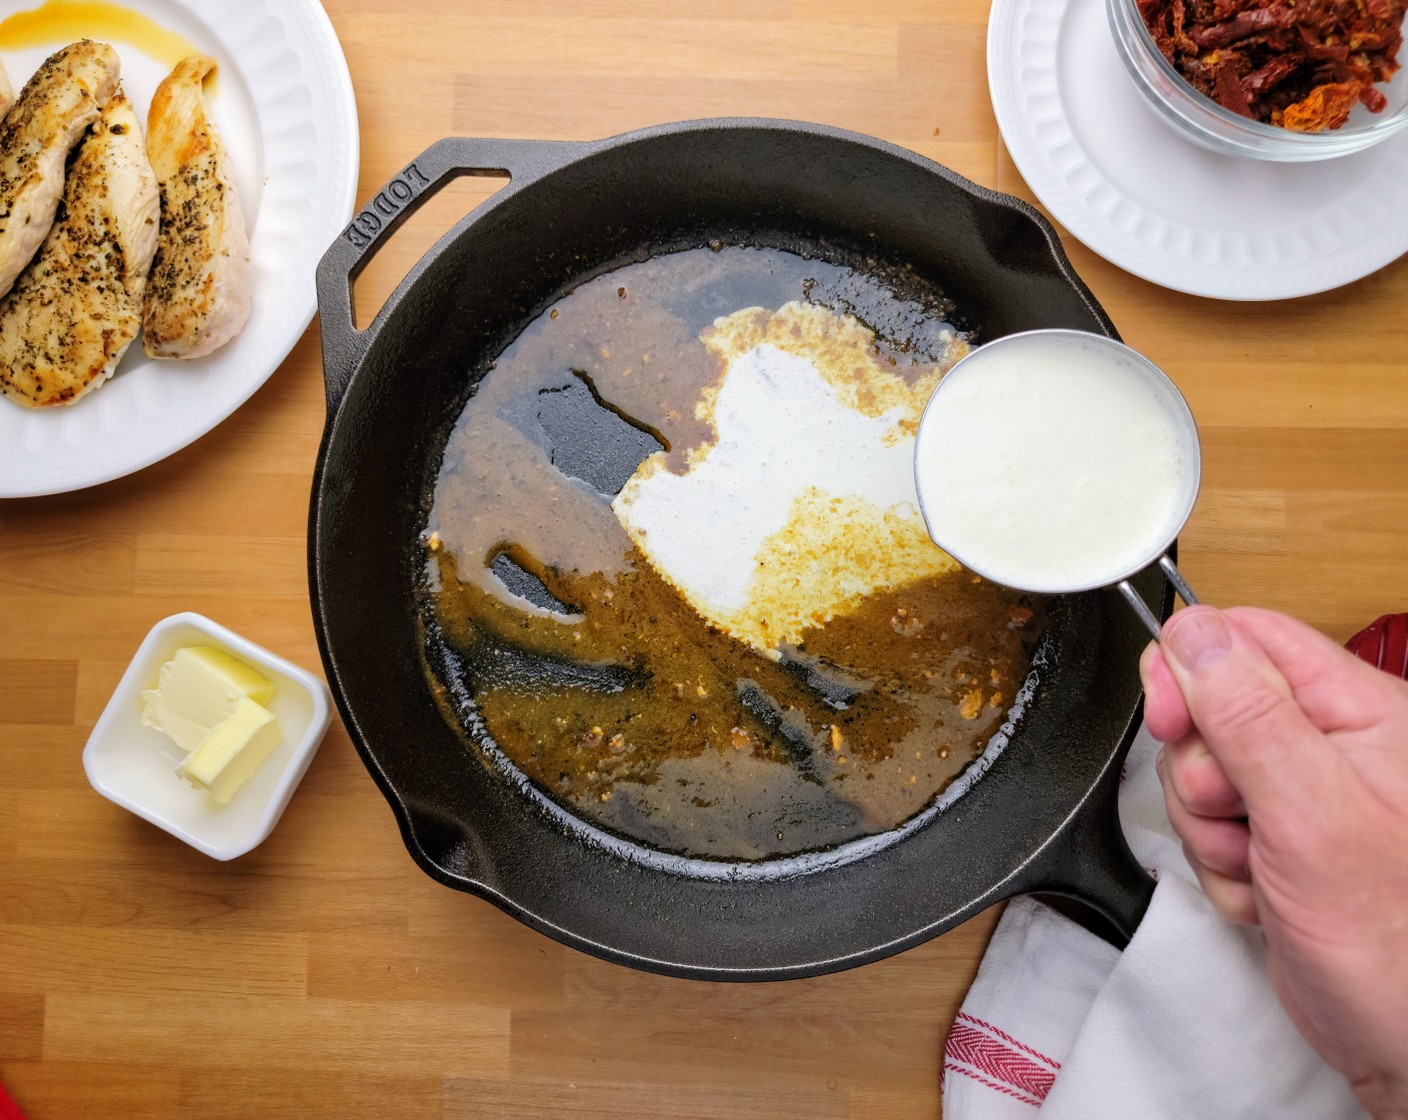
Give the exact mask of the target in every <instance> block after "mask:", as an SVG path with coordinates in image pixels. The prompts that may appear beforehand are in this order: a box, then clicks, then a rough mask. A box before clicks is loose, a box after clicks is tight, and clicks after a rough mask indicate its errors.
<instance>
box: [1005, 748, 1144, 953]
mask: <svg viewBox="0 0 1408 1120" xmlns="http://www.w3.org/2000/svg"><path fill="white" fill-rule="evenodd" d="M1120 761H1121V762H1122V761H1123V759H1121V760H1120ZM1114 765H1115V767H1116V768H1115V770H1114V772H1113V773H1107V774H1106V775H1105V777H1104V779H1103V780H1102V781H1101V782H1100V783H1099V784H1098V785H1097V786H1096V788H1095V789H1094V790H1093V791H1092V792H1091V795H1090V797H1089V798H1088V799H1087V800H1086V802H1085V803H1084V804H1083V805H1082V806H1081V807H1080V809H1079V810H1077V811H1076V813H1075V814H1074V815H1073V816H1072V818H1071V819H1070V820H1068V821H1067V822H1066V824H1065V827H1064V828H1062V830H1061V831H1060V832H1059V833H1058V834H1057V836H1056V837H1055V839H1054V840H1053V841H1052V842H1051V844H1050V846H1049V847H1048V849H1047V851H1046V852H1045V853H1044V854H1043V858H1042V860H1041V861H1040V864H1039V866H1038V868H1037V869H1036V870H1035V871H1034V874H1033V876H1032V881H1031V882H1030V883H1029V885H1027V886H1026V887H1025V888H1024V889H1025V890H1027V891H1030V892H1031V893H1033V894H1036V895H1038V896H1044V897H1043V899H1042V900H1043V901H1044V902H1047V903H1048V904H1052V905H1054V907H1055V909H1057V910H1059V911H1061V912H1062V913H1063V914H1065V915H1066V916H1067V917H1070V918H1073V919H1075V920H1076V921H1078V922H1080V923H1081V924H1082V925H1084V926H1086V928H1087V929H1091V930H1092V931H1093V932H1095V933H1098V934H1099V935H1100V936H1101V937H1103V938H1104V939H1105V940H1106V941H1109V942H1110V943H1111V944H1112V945H1114V946H1116V947H1117V948H1121V949H1122V948H1124V947H1125V945H1127V944H1128V943H1129V939H1130V938H1131V937H1133V936H1134V931H1135V930H1136V929H1138V928H1139V923H1140V921H1142V920H1143V918H1144V912H1145V911H1146V910H1147V909H1148V908H1149V900H1150V899H1151V898H1153V897H1154V886H1155V881H1154V877H1153V875H1152V874H1150V872H1149V871H1148V870H1147V869H1145V868H1144V866H1143V865H1142V864H1140V862H1139V861H1138V860H1137V859H1135V857H1134V853H1133V852H1132V851H1130V850H1129V843H1128V842H1127V841H1126V840H1125V838H1124V830H1123V829H1122V828H1121V827H1120V817H1119V770H1118V767H1119V765H1120V763H1115V764H1114ZM1051 896H1056V897H1055V898H1054V899H1053V898H1052V897H1051ZM1068 900H1071V901H1075V902H1079V903H1081V904H1082V905H1081V906H1080V907H1079V908H1075V907H1071V906H1069V905H1067V904H1066V903H1067V902H1068ZM1081 911H1085V913H1081ZM1089 911H1094V912H1095V913H1094V914H1093V915H1092V914H1090V913H1089ZM1090 917H1095V918H1096V919H1097V920H1096V921H1094V922H1091V921H1087V920H1085V919H1087V918H1090Z"/></svg>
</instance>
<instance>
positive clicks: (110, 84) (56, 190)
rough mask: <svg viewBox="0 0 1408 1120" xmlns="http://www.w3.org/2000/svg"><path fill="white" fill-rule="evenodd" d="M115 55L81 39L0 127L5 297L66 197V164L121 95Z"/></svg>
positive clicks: (40, 73)
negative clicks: (110, 102)
mask: <svg viewBox="0 0 1408 1120" xmlns="http://www.w3.org/2000/svg"><path fill="white" fill-rule="evenodd" d="M117 78H118V60H117V52H116V51H114V50H113V49H112V48H111V47H110V46H108V45H107V44H106V43H92V42H89V41H88V40H86V39H85V40H83V41H82V42H79V43H73V44H72V45H70V46H67V47H64V48H63V50H61V51H56V52H55V53H54V54H52V55H50V56H49V58H48V59H46V60H45V62H44V65H42V66H41V67H39V69H38V70H36V71H35V72H34V76H33V77H32V78H30V79H29V81H28V82H26V83H25V86H24V89H22V90H21V91H20V96H19V100H18V101H17V102H15V104H14V106H13V107H12V108H11V109H10V111H9V112H8V113H6V114H5V118H4V120H3V121H0V295H4V294H5V293H6V292H8V291H9V290H10V286H11V285H12V284H13V283H14V282H15V277H16V276H18V275H19V274H20V271H21V270H22V269H23V268H24V266H25V265H27V264H28V263H29V261H30V258H32V257H33V256H34V253H35V250H37V249H38V248H39V246H40V244H41V243H42V242H43V240H44V237H45V235H46V234H47V233H48V232H49V227H50V226H51V225H52V224H53V222H54V210H55V208H56V207H57V206H58V204H59V197H60V196H61V195H62V194H63V193H64V164H65V162H66V161H67V160H68V155H69V152H71V151H72V150H73V146H74V145H75V144H77V143H78V141H79V140H80V139H81V138H82V136H83V134H84V132H86V131H87V130H88V127H89V126H90V125H92V123H93V122H94V121H96V120H97V119H98V113H99V112H100V111H101V110H102V108H103V106H105V105H106V104H107V103H108V99H109V98H110V97H112V95H113V94H114V93H115V92H116V91H117Z"/></svg>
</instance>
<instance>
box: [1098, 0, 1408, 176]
mask: <svg viewBox="0 0 1408 1120" xmlns="http://www.w3.org/2000/svg"><path fill="white" fill-rule="evenodd" d="M1105 8H1106V12H1107V13H1108V15H1109V18H1110V30H1111V32H1112V33H1113V34H1114V37H1115V47H1116V48H1117V49H1118V51H1119V55H1120V58H1121V59H1123V61H1124V65H1125V69H1126V70H1128V71H1129V76H1130V77H1131V78H1133V79H1134V84H1135V85H1136V86H1138V87H1139V89H1140V91H1141V92H1142V93H1143V94H1144V96H1145V98H1147V99H1148V101H1149V104H1150V105H1152V106H1153V107H1154V109H1155V110H1156V111H1157V112H1158V114H1159V116H1161V117H1162V118H1163V119H1164V120H1165V121H1167V122H1168V123H1169V124H1170V125H1171V126H1172V127H1173V128H1174V129H1175V130H1176V131H1177V132H1179V133H1180V134H1181V135H1183V136H1184V137H1186V138H1187V139H1189V140H1191V141H1193V142H1194V143H1195V144H1200V145H1201V146H1202V147H1204V148H1208V149H1210V150H1212V151H1214V152H1220V153H1222V154H1223V155H1239V156H1250V157H1252V158H1253V159H1265V160H1278V161H1281V162H1287V163H1292V162H1296V163H1298V162H1304V161H1308V160H1317V159H1330V158H1332V157H1334V156H1343V155H1348V154H1349V153H1351V152H1358V151H1362V150H1363V149H1365V148H1368V147H1371V146H1373V145H1374V144H1377V143H1378V142H1379V141H1381V140H1387V139H1388V138H1389V137H1390V136H1394V135H1396V134H1397V133H1399V132H1400V131H1402V130H1403V129H1404V128H1408V68H1405V69H1403V70H1400V71H1399V72H1398V73H1397V74H1395V75H1394V77H1393V81H1391V82H1389V83H1387V84H1380V85H1379V86H1378V89H1379V90H1381V91H1382V92H1383V94H1384V96H1385V97H1387V98H1388V107H1387V108H1385V109H1384V111H1383V112H1381V113H1371V112H1370V111H1369V110H1368V109H1366V108H1364V106H1363V105H1356V106H1355V108H1354V112H1353V113H1351V114H1350V118H1349V121H1348V122H1347V123H1346V124H1345V125H1344V127H1342V128H1338V129H1333V130H1327V131H1325V132H1292V131H1290V130H1289V129H1284V128H1278V127H1277V126H1276V125H1271V124H1263V123H1262V122H1261V121H1254V120H1249V119H1248V118H1246V117H1241V116H1238V115H1237V114H1236V113H1233V112H1231V111H1230V110H1228V109H1224V108H1223V107H1222V106H1221V105H1219V104H1218V103H1217V102H1216V101H1213V100H1212V98H1210V97H1205V96H1204V95H1203V94H1201V93H1199V92H1198V91H1197V90H1196V89H1194V88H1193V87H1192V86H1191V85H1189V84H1188V83H1187V82H1186V81H1185V80H1184V79H1183V76H1182V75H1180V74H1179V73H1178V71H1177V70H1175V69H1174V68H1173V65H1172V64H1171V63H1170V62H1169V61H1168V59H1166V58H1164V56H1163V54H1162V53H1161V52H1160V51H1159V48H1158V47H1157V46H1155V44H1154V37H1153V36H1152V35H1150V34H1149V29H1148V28H1147V27H1145V26H1144V19H1143V17H1142V16H1141V15H1140V14H1139V8H1138V6H1137V5H1136V3H1135V0H1105ZM1405 50H1408V48H1405ZM1399 60H1400V61H1403V56H1402V54H1400V56H1399Z"/></svg>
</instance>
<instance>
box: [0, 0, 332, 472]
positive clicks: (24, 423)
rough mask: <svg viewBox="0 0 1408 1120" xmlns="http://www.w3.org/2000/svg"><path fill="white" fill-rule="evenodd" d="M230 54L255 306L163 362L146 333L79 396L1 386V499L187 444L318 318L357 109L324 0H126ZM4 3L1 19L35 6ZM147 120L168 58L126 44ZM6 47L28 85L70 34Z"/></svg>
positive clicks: (224, 82) (222, 60)
mask: <svg viewBox="0 0 1408 1120" xmlns="http://www.w3.org/2000/svg"><path fill="white" fill-rule="evenodd" d="M125 3H126V6H127V7H129V8H131V9H133V10H135V11H138V12H142V13H144V14H146V15H148V16H150V17H152V18H153V19H154V20H155V21H156V22H157V23H159V24H160V25H161V26H162V27H164V28H166V29H167V30H170V31H174V32H177V33H178V34H180V35H183V36H184V37H185V38H186V39H187V40H188V41H189V42H190V43H191V44H192V45H193V46H195V47H196V48H198V49H199V50H202V51H204V52H206V53H208V54H210V55H212V56H213V57H214V58H215V59H216V60H217V61H218V62H219V64H220V71H219V79H218V85H217V89H216V95H215V97H214V99H213V101H212V102H211V105H210V112H211V116H212V117H213V118H214V120H215V123H216V125H217V127H218V128H219V129H220V132H221V134H222V135H223V137H224V139H225V143H226V146H227V147H228V148H229V151H230V159H231V162H232V163H233V165H234V170H235V180H236V186H237V187H238V188H239V192H240V203H241V206H242V207H243V209H244V215H245V221H246V224H247V225H248V227H249V235H250V236H249V243H250V255H251V257H252V258H253V261H254V307H253V310H252V312H251V314H250V318H249V323H248V324H247V325H246V326H245V329H244V330H243V331H242V332H241V333H240V334H239V336H238V337H236V338H235V339H234V340H233V341H231V342H229V343H227V344H226V345H225V346H223V347H221V348H220V349H219V350H217V351H216V352H215V353H213V354H211V355H209V356H208V357H205V358H197V359H195V360H193V361H165V362H158V361H154V360H152V359H150V358H148V357H147V356H146V355H145V354H144V353H143V352H142V344H141V340H140V338H139V339H138V340H137V341H136V342H134V343H133V344H132V346H131V348H130V349H129V350H128V352H127V355H126V356H125V357H124V358H123V360H122V364H121V365H120V366H119V367H118V371H117V373H116V374H115V375H114V376H113V378H112V380H111V381H110V382H109V383H108V384H106V385H102V386H99V387H98V388H97V389H96V390H94V391H93V392H92V393H90V394H89V395H88V396H86V397H83V398H81V399H80V400H79V401H78V402H77V403H75V404H73V405H71V406H68V407H58V408H48V409H39V410H31V409H26V408H22V407H20V406H19V405H16V404H15V403H13V402H12V401H9V400H6V399H4V398H3V397H0V497H21V496H25V495H35V494H56V493H60V492H62V491H65V490H78V489H81V488H82V487H84V486H92V485H94V484H95V483H99V482H107V481H108V480H109V479H114V478H120V477H122V476H123V475H126V474H130V473H132V472H133V471H136V470H140V469H141V468H142V467H145V466H149V465H150V464H152V463H155V462H157V461H158V460H159V459H164V458H165V457H166V456H168V455H170V454H172V453H173V452H176V451H179V450H180V449H181V448H183V447H185V446H186V445H187V444H189V443H191V442H192V441H193V440H195V439H197V438H199V437H200V436H202V435H204V434H205V433H206V432H208V431H209V430H210V429H211V428H213V427H215V425H216V424H218V423H220V421H221V420H223V419H225V417H227V416H229V415H230V413H232V412H234V411H235V409H237V408H238V407H239V406H240V405H242V404H243V403H244V402H245V401H246V400H248V399H249V398H250V396H251V395H253V393H254V391H255V390H256V389H258V388H259V387H260V386H261V385H263V384H264V382H265V381H266V380H267V379H268V377H269V375H270V374H272V373H273V372H274V370H276V369H277V368H278V367H279V364H280V363H281V362H282V361H283V360H284V358H285V356H286V355H287V354H288V352H289V351H290V350H291V349H292V348H293V345H294V343H295V342H297V341H298V339H299V337H300V336H301V335H302V334H303V332H304V330H306V329H307V327H308V324H309V322H311V321H312V318H313V312H314V310H315V309H316V302H317V301H316V295H315V291H314V286H313V270H314V268H315V266H316V265H317V263H318V259H319V258H320V257H321V256H322V254H323V251H324V250H325V249H326V248H327V246H328V245H329V243H330V242H331V241H332V239H333V238H334V237H336V236H337V233H338V231H339V230H340V229H341V228H342V227H343V226H344V225H346V224H347V222H348V220H349V219H350V218H351V216H352V208H353V202H354V200H355V194H356V189H357V160H358V136H357V105H356V102H355V101H354V100H353V95H352V79H351V77H350V75H349V74H348V72H347V61H346V59H344V58H343V55H342V48H341V46H340V45H339V44H338V41H337V36H336V34H335V33H334V31H333V28H332V24H331V23H330V22H329V20H328V17H327V13H326V12H324V11H323V9H322V7H321V6H320V5H319V3H318V0H125ZM35 6H36V4H35V3H34V2H32V0H31V2H28V3H15V2H0V18H3V17H4V16H7V15H10V14H11V13H13V12H16V11H24V10H27V9H29V8H32V7H35ZM110 41H111V42H112V44H113V46H114V47H115V48H116V49H117V53H118V56H119V57H120V58H121V60H122V75H123V86H124V88H125V89H126V91H127V95H128V97H129V98H130V99H131V100H132V103H133V107H134V108H135V109H136V110H137V114H138V116H139V117H140V118H141V119H142V120H145V119H146V113H147V107H148V105H149V104H150V103H151V97H152V94H153V93H154V92H155V90H156V86H157V83H158V82H159V81H160V80H161V79H162V78H163V77H164V76H165V74H166V73H167V70H168V67H167V66H166V65H165V64H163V63H161V62H158V61H156V60H155V59H153V58H150V57H148V56H147V55H146V54H145V53H144V52H143V51H142V50H141V49H140V48H139V47H137V46H133V45H131V44H129V43H126V42H123V41H122V40H121V39H116V38H114V39H112V40H110ZM62 45H63V43H62V42H61V41H56V42H54V43H53V44H51V45H49V46H48V47H47V48H43V49H35V50H27V51H5V52H0V59H3V61H4V64H5V68H6V70H7V71H9V74H10V79H11V81H12V82H13V84H14V85H15V88H16V92H18V89H19V86H20V85H21V84H22V83H23V82H24V81H25V80H26V79H27V78H28V77H29V75H30V74H31V73H33V71H34V70H35V69H36V68H37V67H38V65H39V63H40V62H42V61H43V59H44V58H45V56H46V55H48V54H49V53H51V52H52V51H53V50H55V49H57V48H58V47H60V46H62Z"/></svg>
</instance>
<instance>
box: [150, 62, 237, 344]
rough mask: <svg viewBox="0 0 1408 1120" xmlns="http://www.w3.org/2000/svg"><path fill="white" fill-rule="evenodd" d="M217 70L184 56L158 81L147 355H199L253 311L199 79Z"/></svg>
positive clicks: (233, 207)
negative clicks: (155, 228) (157, 219)
mask: <svg viewBox="0 0 1408 1120" xmlns="http://www.w3.org/2000/svg"><path fill="white" fill-rule="evenodd" d="M214 69H215V60H214V59H213V58H207V57H205V56H204V55H193V56H192V57H190V58H186V59H183V60H182V61H181V62H180V63H178V64H177V66H176V69H175V70H173V71H172V72H171V74H170V75H169V76H168V77H167V78H166V80H165V81H163V82H162V83H161V85H160V86H158V87H157V91H156V96H155V97H153V98H152V107H151V112H150V114H149V115H148V118H147V154H148V155H149V156H150V157H151V162H152V167H153V168H154V169H155V170H156V177H157V181H158V182H159V183H160V184H161V237H160V239H159V241H158V242H157V252H156V264H155V266H154V267H153V269H152V275H151V282H150V284H149V285H148V287H147V305H146V313H145V326H146V335H145V341H144V345H145V347H146V350H147V353H148V354H150V355H151V356H152V357H153V358H198V357H200V356H201V355H203V354H209V353H210V352H211V351H212V350H214V349H216V348H217V347H219V346H223V345H224V344H225V343H226V342H228V341H229V340H230V339H232V338H233V337H234V336H235V335H236V334H238V333H239V331H240V328H241V327H243V326H244V324H245V321H246V320H247V319H248V318H249V311H250V289H251V287H252V283H253V267H252V266H251V264H250V261H249V241H248V240H247V238H246V236H245V229H244V216H243V214H242V213H241V212H240V205H239V199H238V198H237V197H236V195H235V184H234V180H233V177H232V176H231V174H230V169H229V161H228V158H227V156H226V153H225V148H224V145H223V144H222V143H221V142H220V136H219V134H218V133H217V132H216V129H215V126H214V124H212V123H211V121H210V120H209V118H208V117H207V116H206V114H205V99H204V97H203V95H202V93H201V83H202V82H203V81H204V79H205V76H206V75H207V74H209V73H210V72H211V71H212V70H214Z"/></svg>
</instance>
